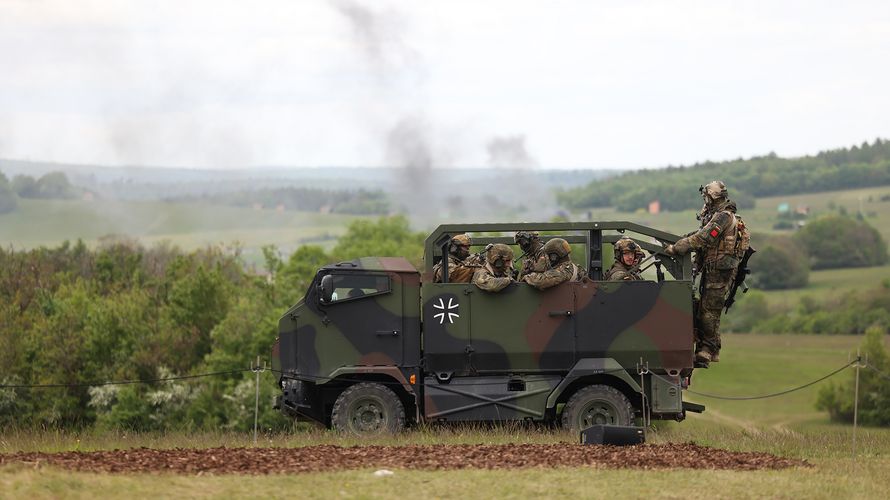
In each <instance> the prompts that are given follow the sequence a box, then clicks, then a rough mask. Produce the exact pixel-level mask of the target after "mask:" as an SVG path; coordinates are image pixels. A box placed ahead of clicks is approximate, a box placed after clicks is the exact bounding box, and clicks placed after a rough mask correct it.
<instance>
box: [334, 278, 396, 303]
mask: <svg viewBox="0 0 890 500" xmlns="http://www.w3.org/2000/svg"><path fill="white" fill-rule="evenodd" d="M332 278H333V285H334V286H333V287H334V293H333V294H331V303H337V302H343V301H346V300H355V299H360V298H364V297H370V296H373V295H380V294H383V293H389V291H390V290H391V287H390V283H389V276H386V275H380V274H358V273H355V274H353V273H350V274H335V275H333V276H332Z"/></svg>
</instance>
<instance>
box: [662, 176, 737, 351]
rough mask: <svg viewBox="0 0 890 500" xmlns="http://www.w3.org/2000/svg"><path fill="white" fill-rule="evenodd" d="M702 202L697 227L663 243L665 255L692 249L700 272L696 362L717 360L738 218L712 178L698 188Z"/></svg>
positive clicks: (734, 260) (733, 267)
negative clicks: (699, 225) (703, 204)
mask: <svg viewBox="0 0 890 500" xmlns="http://www.w3.org/2000/svg"><path fill="white" fill-rule="evenodd" d="M701 193H702V197H703V198H704V200H705V206H704V207H703V208H702V211H701V213H700V216H701V221H702V224H701V229H699V230H698V231H696V232H694V233H692V234H690V235H689V236H686V237H685V238H681V239H680V240H679V241H677V242H676V243H674V244H673V245H668V246H667V247H665V253H667V254H668V255H685V254H686V253H688V252H689V251H690V250H694V251H695V259H694V262H695V268H696V269H697V271H699V272H700V273H701V281H700V283H699V291H700V296H701V297H700V299H699V302H698V308H697V312H696V318H695V334H696V335H695V336H696V339H695V340H696V346H697V348H696V351H697V352H696V354H695V361H696V364H697V365H698V366H701V367H707V366H708V364H709V363H711V362H717V361H719V355H720V332H719V328H720V315H721V313H722V310H723V306H724V303H725V301H726V294H727V292H728V291H729V288H730V287H731V286H732V283H733V280H734V278H735V274H736V269H737V267H738V265H739V255H738V245H737V244H736V241H737V237H738V233H739V224H740V221H741V219H740V218H739V217H738V216H737V215H736V205H735V203H734V202H732V201H731V200H730V199H729V198H728V197H727V191H726V185H725V184H723V182H721V181H713V182H710V183H708V185H707V186H703V187H702V188H701Z"/></svg>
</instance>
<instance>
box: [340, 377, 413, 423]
mask: <svg viewBox="0 0 890 500" xmlns="http://www.w3.org/2000/svg"><path fill="white" fill-rule="evenodd" d="M331 425H332V426H333V427H334V429H336V430H338V431H340V432H345V433H350V434H356V435H359V436H371V435H376V434H396V433H398V432H401V431H402V430H403V429H404V428H405V407H404V406H403V405H402V401H401V400H399V397H398V396H396V394H395V393H394V392H393V391H392V390H391V389H389V388H388V387H386V386H384V385H383V384H379V383H376V382H362V383H359V384H355V385H351V386H349V387H347V388H346V390H345V391H343V392H342V393H340V396H339V397H338V398H337V401H336V402H334V409H333V411H332V412H331Z"/></svg>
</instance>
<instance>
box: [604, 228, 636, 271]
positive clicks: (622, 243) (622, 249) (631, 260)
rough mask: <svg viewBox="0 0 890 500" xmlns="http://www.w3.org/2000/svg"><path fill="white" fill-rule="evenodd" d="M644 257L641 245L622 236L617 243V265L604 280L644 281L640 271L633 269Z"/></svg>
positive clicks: (613, 265)
mask: <svg viewBox="0 0 890 500" xmlns="http://www.w3.org/2000/svg"><path fill="white" fill-rule="evenodd" d="M643 257H644V256H643V249H642V248H640V245H637V242H635V241H634V240H632V239H630V238H628V237H627V236H622V237H621V239H619V240H618V241H616V242H615V263H614V264H612V267H611V268H609V270H608V271H606V275H605V276H604V278H605V279H606V280H607V281H622V280H627V281H637V280H642V279H643V276H642V275H641V274H640V270H639V269H635V270H634V269H633V268H634V267H635V266H636V265H637V264H639V263H640V261H642V260H643Z"/></svg>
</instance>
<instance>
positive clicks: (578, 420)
mask: <svg viewBox="0 0 890 500" xmlns="http://www.w3.org/2000/svg"><path fill="white" fill-rule="evenodd" d="M633 419H634V409H633V405H631V404H630V401H629V400H628V399H627V396H625V395H624V393H622V392H621V391H619V390H618V389H616V388H614V387H610V386H608V385H588V386H587V387H584V388H583V389H581V390H579V391H578V392H576V393H575V394H573V395H572V397H571V398H569V402H568V403H566V405H565V408H563V410H562V427H563V429H566V430H569V431H572V432H580V431H582V430H584V429H587V428H588V427H591V426H593V425H597V424H605V425H633Z"/></svg>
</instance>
